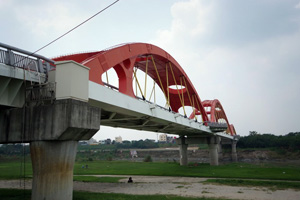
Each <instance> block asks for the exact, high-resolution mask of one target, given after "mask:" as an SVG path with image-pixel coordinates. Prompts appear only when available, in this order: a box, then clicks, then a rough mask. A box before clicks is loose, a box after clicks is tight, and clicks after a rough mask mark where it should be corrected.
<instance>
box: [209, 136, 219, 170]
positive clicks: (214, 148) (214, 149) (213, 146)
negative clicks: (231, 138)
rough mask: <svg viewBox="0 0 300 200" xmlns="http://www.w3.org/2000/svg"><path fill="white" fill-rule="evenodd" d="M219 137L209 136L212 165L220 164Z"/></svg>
mask: <svg viewBox="0 0 300 200" xmlns="http://www.w3.org/2000/svg"><path fill="white" fill-rule="evenodd" d="M219 141H220V139H219V137H215V136H213V137H210V138H209V141H208V142H209V144H208V146H209V157H210V165H214V166H217V165H219V157H218V145H219Z"/></svg>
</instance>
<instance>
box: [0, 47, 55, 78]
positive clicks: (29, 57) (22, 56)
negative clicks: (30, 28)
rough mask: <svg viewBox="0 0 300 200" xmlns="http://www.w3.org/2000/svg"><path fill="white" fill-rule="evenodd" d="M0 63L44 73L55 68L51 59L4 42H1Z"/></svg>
mask: <svg viewBox="0 0 300 200" xmlns="http://www.w3.org/2000/svg"><path fill="white" fill-rule="evenodd" d="M0 63H3V64H6V65H10V66H13V67H18V68H22V69H25V70H29V71H34V72H39V73H44V74H47V73H48V71H50V70H51V69H52V68H54V67H53V66H54V61H53V60H51V59H48V58H46V57H44V56H41V55H38V54H34V53H31V52H29V51H26V50H23V49H19V48H16V47H13V46H10V45H7V44H3V43H0Z"/></svg>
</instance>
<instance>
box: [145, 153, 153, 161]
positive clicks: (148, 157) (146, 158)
mask: <svg viewBox="0 0 300 200" xmlns="http://www.w3.org/2000/svg"><path fill="white" fill-rule="evenodd" d="M144 162H152V158H151V156H150V155H148V156H146V157H145V158H144Z"/></svg>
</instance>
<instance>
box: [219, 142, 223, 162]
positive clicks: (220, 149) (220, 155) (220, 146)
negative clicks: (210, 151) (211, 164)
mask: <svg viewBox="0 0 300 200" xmlns="http://www.w3.org/2000/svg"><path fill="white" fill-rule="evenodd" d="M218 156H219V158H221V157H222V156H223V151H222V142H221V141H220V142H219V144H218Z"/></svg>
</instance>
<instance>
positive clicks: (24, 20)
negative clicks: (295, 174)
mask: <svg viewBox="0 0 300 200" xmlns="http://www.w3.org/2000/svg"><path fill="white" fill-rule="evenodd" d="M112 2H113V1H112V0H102V1H99V0H85V1H79V0H77V1H76V0H74V1H71V0H52V1H51V0H47V1H46V0H45V1H41V0H26V1H17V0H0V18H1V22H0V25H1V26H0V30H1V31H0V41H1V42H3V43H6V44H9V45H12V46H16V47H19V48H22V49H26V50H28V51H36V50H37V49H39V48H40V47H42V46H44V45H45V44H47V43H48V42H50V41H52V40H53V39H55V38H56V37H58V36H60V35H62V34H63V33H65V32H66V31H68V30H70V29H71V28H73V27H74V26H76V25H77V24H79V23H81V22H82V21H84V20H85V19H87V18H88V17H90V16H92V15H93V14H95V13H97V12H98V11H99V10H101V9H102V8H104V7H106V6H107V5H108V4H110V3H112ZM127 42H146V43H152V44H154V45H157V46H159V47H161V48H163V49H164V50H166V51H167V52H168V53H170V54H171V55H172V56H173V57H174V58H175V59H176V60H177V61H178V62H179V64H180V65H181V66H182V67H183V69H184V70H185V72H186V73H187V75H188V76H189V78H190V79H191V81H192V83H193V84H194V86H195V88H196V89H197V91H198V94H199V96H200V98H201V99H202V100H206V99H215V98H217V99H219V100H220V102H221V103H222V105H223V108H224V109H225V112H226V114H227V117H228V119H229V121H230V123H232V124H234V126H235V128H236V131H237V133H238V134H240V135H248V133H249V131H258V132H260V133H272V134H276V135H282V134H287V133H289V132H296V131H300V0H243V1H240V0H224V1H220V0H186V1H176V0H163V1H162V0H160V1H159V0H151V1H148V0H120V1H119V2H118V3H117V4H115V5H114V6H113V7H111V8H110V9H108V10H106V11H105V12H103V13H102V14H100V15H98V16H97V17H96V18H94V19H92V20H91V21H89V22H88V23H87V24H85V25H83V26H81V27H80V28H78V29H76V30H75V31H74V32H72V33H71V34H69V35H67V36H66V37H64V38H62V39H61V40H59V41H57V42H56V43H54V44H52V45H50V46H49V47H47V48H45V49H44V50H42V51H40V52H39V54H41V55H43V56H46V57H54V56H58V55H63V54H70V53H74V52H85V51H92V50H102V49H105V48H107V47H110V46H114V45H117V44H120V43H127ZM119 135H120V136H122V137H123V139H128V140H134V139H135V140H137V139H145V138H150V139H156V137H157V134H156V133H147V132H138V131H132V130H124V129H114V128H106V127H103V126H102V127H101V130H100V131H99V132H98V133H97V134H96V136H95V138H96V139H97V140H99V139H105V138H112V139H114V137H115V136H119Z"/></svg>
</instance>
